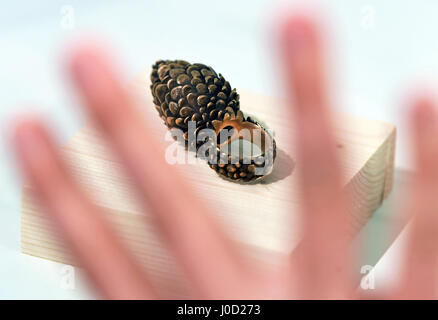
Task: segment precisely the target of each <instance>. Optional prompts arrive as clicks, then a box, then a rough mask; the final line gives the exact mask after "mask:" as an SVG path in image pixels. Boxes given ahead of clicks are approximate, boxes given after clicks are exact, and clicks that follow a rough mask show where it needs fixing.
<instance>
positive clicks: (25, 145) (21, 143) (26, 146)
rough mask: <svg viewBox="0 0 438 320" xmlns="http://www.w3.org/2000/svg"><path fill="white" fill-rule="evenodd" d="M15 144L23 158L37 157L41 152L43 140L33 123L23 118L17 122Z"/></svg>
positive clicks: (14, 136)
mask: <svg viewBox="0 0 438 320" xmlns="http://www.w3.org/2000/svg"><path fill="white" fill-rule="evenodd" d="M13 145H14V147H15V149H16V151H17V153H18V154H19V156H21V157H22V158H26V159H31V158H35V157H36V156H38V155H39V153H40V152H41V149H42V146H41V140H40V139H39V138H38V134H37V133H36V131H35V127H34V125H33V124H32V123H30V122H28V121H26V120H21V121H19V122H18V123H16V124H15V128H14V135H13Z"/></svg>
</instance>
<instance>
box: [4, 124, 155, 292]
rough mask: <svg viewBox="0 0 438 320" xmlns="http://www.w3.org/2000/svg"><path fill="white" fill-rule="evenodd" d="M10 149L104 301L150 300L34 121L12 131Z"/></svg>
mask: <svg viewBox="0 0 438 320" xmlns="http://www.w3.org/2000/svg"><path fill="white" fill-rule="evenodd" d="M13 147H14V150H15V152H16V155H17V158H18V159H19V162H20V163H21V166H22V170H23V172H24V173H25V175H26V176H27V177H28V179H29V180H30V182H31V184H32V185H33V186H34V190H35V191H36V193H37V195H38V196H39V198H40V199H41V201H42V203H43V204H44V205H45V206H46V207H47V209H48V212H49V213H50V215H51V216H52V218H54V220H55V222H56V223H57V224H58V226H59V227H60V229H61V231H62V233H61V234H62V236H64V237H65V239H66V240H67V242H68V243H69V244H70V245H71V248H72V249H73V253H74V254H75V256H76V257H77V258H78V260H79V262H80V264H81V266H83V267H84V268H85V269H86V270H87V272H88V274H89V276H90V278H91V280H92V281H93V282H94V284H95V286H96V287H97V289H98V290H99V291H100V292H101V293H102V294H103V295H104V297H106V298H114V299H134V298H137V299H138V298H142V299H147V298H153V297H155V295H154V294H153V293H152V291H151V289H150V287H149V285H148V283H147V281H146V279H145V277H144V275H143V273H142V272H141V270H140V269H139V267H138V266H137V265H136V263H135V262H134V261H133V259H132V257H131V256H130V255H129V254H128V253H127V251H125V249H124V248H123V247H122V245H121V243H120V242H119V239H117V238H116V236H115V235H114V234H113V232H112V231H111V230H110V227H109V226H108V225H107V222H106V221H105V219H104V217H103V215H102V212H100V210H98V209H97V208H96V207H94V206H93V205H92V204H91V203H90V202H89V201H88V199H86V197H85V196H84V195H83V194H82V193H81V192H80V191H79V189H78V188H77V187H76V186H75V184H74V182H73V181H72V179H71V177H70V176H69V175H68V174H67V172H66V170H65V168H64V164H63V163H62V160H61V159H60V157H59V155H58V153H57V152H56V150H55V146H54V143H53V141H52V139H51V137H50V135H49V133H48V132H47V131H46V129H45V128H44V127H43V126H42V125H41V124H40V123H39V122H38V121H36V120H26V121H20V122H19V123H18V124H17V125H16V128H15V131H14V136H13Z"/></svg>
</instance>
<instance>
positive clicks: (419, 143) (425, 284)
mask: <svg viewBox="0 0 438 320" xmlns="http://www.w3.org/2000/svg"><path fill="white" fill-rule="evenodd" d="M410 122H411V127H412V137H413V144H412V147H413V154H414V157H415V162H416V167H417V171H416V173H415V176H414V180H413V184H412V188H410V199H409V200H408V203H407V205H406V206H405V208H406V209H405V210H407V211H408V214H411V215H413V218H414V220H413V221H412V233H411V238H410V240H409V244H408V251H407V253H406V259H405V263H404V266H405V269H404V273H403V277H402V278H401V281H402V292H401V293H400V294H401V297H403V298H414V299H436V297H437V296H436V293H437V291H436V286H437V284H438V283H437V272H438V268H437V267H438V259H437V258H438V198H437V194H438V166H437V163H438V141H437V137H438V115H437V112H436V110H435V106H434V104H433V102H432V101H431V99H430V98H427V97H426V98H421V99H418V100H417V101H416V102H415V104H414V107H413V110H412V115H411V120H410Z"/></svg>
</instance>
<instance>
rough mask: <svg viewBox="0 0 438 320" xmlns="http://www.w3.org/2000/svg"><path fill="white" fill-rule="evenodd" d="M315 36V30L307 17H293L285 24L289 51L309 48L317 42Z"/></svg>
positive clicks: (285, 38)
mask: <svg viewBox="0 0 438 320" xmlns="http://www.w3.org/2000/svg"><path fill="white" fill-rule="evenodd" d="M315 36H316V33H315V28H314V26H313V24H312V22H311V21H310V20H309V19H308V18H306V17H300V16H297V17H293V18H290V19H288V21H287V22H286V24H285V27H284V41H285V44H286V45H287V46H288V48H289V49H292V50H296V49H299V48H302V47H305V46H308V45H309V44H311V43H312V42H313V41H314V40H315ZM292 53H293V51H292Z"/></svg>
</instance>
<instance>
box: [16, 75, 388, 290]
mask: <svg viewBox="0 0 438 320" xmlns="http://www.w3.org/2000/svg"><path fill="white" fill-rule="evenodd" d="M143 79H147V77H146V75H145V76H142V77H140V78H139V80H138V81H137V82H136V83H135V88H136V89H135V92H136V93H138V95H139V97H140V101H143V102H144V105H145V114H146V118H147V119H149V120H150V121H149V122H150V127H151V129H152V130H153V132H154V134H155V135H156V136H157V139H161V140H162V141H163V143H168V144H169V143H172V142H167V141H164V135H165V132H166V128H165V127H164V126H163V125H162V123H161V119H160V118H159V117H158V116H157V114H156V111H155V108H153V106H151V105H150V101H151V100H152V99H151V97H150V93H149V87H148V82H147V81H146V80H144V81H143ZM240 95H241V108H242V110H243V111H244V112H245V111H246V112H248V113H251V114H254V115H256V116H257V117H258V118H260V119H263V121H264V122H265V123H267V124H268V125H269V127H270V128H272V129H274V130H275V138H276V141H277V146H278V149H279V152H278V158H277V160H276V163H275V168H274V171H273V173H272V174H271V176H269V177H266V179H265V180H262V181H261V182H259V183H256V184H248V185H243V184H237V183H233V182H229V181H227V180H224V179H221V178H220V177H219V176H218V175H217V174H216V173H215V172H214V171H213V170H211V169H210V168H209V167H208V165H207V164H206V163H203V162H199V163H195V164H184V165H179V167H180V169H181V172H182V174H183V175H184V177H185V178H186V179H187V180H188V181H189V182H190V183H191V184H192V185H193V187H194V189H195V192H196V196H197V197H199V198H200V199H201V200H202V201H204V202H206V204H207V205H208V206H209V208H211V210H209V212H207V213H206V214H209V215H211V216H212V217H213V218H215V219H216V220H217V221H218V223H220V224H222V225H223V227H224V228H225V229H226V230H227V232H228V233H229V234H230V236H231V237H233V238H234V239H235V240H236V241H238V242H239V243H241V244H242V245H243V246H245V247H246V248H247V250H246V251H247V252H248V255H250V256H252V257H253V258H256V259H257V260H262V261H267V262H270V261H268V260H272V259H271V258H272V256H275V255H284V254H286V253H289V252H291V251H292V250H293V249H294V248H295V247H296V245H297V244H298V242H299V240H300V237H301V235H300V230H299V222H300V216H299V205H300V201H299V197H298V188H297V172H299V170H300V163H298V162H297V160H296V156H295V155H296V153H295V150H294V149H293V147H291V148H289V147H288V146H293V145H294V139H293V134H292V132H293V130H292V128H291V121H289V120H288V118H287V117H284V115H282V114H281V110H284V108H285V103H284V101H281V100H279V99H273V98H269V97H264V96H261V95H257V94H254V93H248V92H242V91H241V92H240ZM333 119H334V120H335V121H334V124H335V137H336V140H337V145H338V150H339V155H340V157H339V158H340V160H341V165H342V168H343V170H344V172H345V177H344V178H345V181H344V184H345V189H346V192H348V193H350V194H351V195H352V197H353V199H354V208H353V210H352V212H351V227H352V232H357V231H358V230H359V229H360V228H361V227H362V226H363V225H364V223H365V222H366V221H367V220H368V218H369V217H370V215H371V214H372V212H373V211H374V210H375V209H377V208H378V207H379V206H380V204H381V203H382V201H383V200H384V199H385V198H386V197H387V195H388V194H389V192H390V191H391V188H392V178H393V169H394V147H395V128H394V126H392V125H389V124H385V123H381V122H378V121H374V120H367V119H362V118H359V117H355V116H350V115H345V114H340V113H334V114H333ZM145 145H146V142H145ZM62 154H63V156H64V157H65V159H66V160H67V162H68V163H69V164H70V168H71V170H72V172H73V174H74V176H75V177H76V178H77V180H78V181H79V182H80V183H81V184H82V186H83V187H84V188H85V190H86V191H87V193H88V194H89V195H90V197H91V198H92V199H93V201H94V202H95V203H96V204H97V205H98V206H100V207H103V208H104V209H105V210H106V211H107V213H108V218H109V219H110V220H111V221H112V223H113V225H114V226H115V229H116V230H117V231H118V232H119V234H120V237H121V238H122V239H123V241H125V243H126V245H127V247H128V248H129V249H130V250H132V252H133V253H134V254H135V256H136V257H137V258H138V259H139V261H141V263H142V264H143V265H144V268H145V269H146V270H147V271H148V272H149V273H150V274H151V275H152V277H153V278H154V283H155V285H156V287H157V288H158V290H159V291H160V292H162V293H165V294H167V295H169V296H170V297H185V296H186V295H187V290H186V288H187V286H186V283H185V278H184V277H183V275H182V272H181V270H180V269H179V267H178V265H177V264H176V263H175V261H174V260H173V257H172V255H171V254H170V253H169V251H168V249H167V248H166V246H165V245H164V242H163V241H162V239H161V237H160V235H159V234H157V232H156V230H155V228H154V223H153V217H152V216H151V215H150V214H149V212H148V210H147V208H146V209H144V208H141V207H140V205H139V203H138V201H137V199H136V198H135V196H134V192H133V189H132V186H131V182H130V180H129V178H128V177H126V176H125V174H124V172H123V170H122V168H121V166H120V164H119V163H118V161H117V160H116V158H115V157H114V156H113V155H112V153H111V152H110V150H109V149H108V148H107V146H106V143H105V141H104V140H103V139H102V138H101V136H100V134H99V132H97V131H96V130H94V129H93V128H92V127H91V126H85V127H84V128H82V129H81V130H80V131H79V132H78V133H77V134H76V135H75V136H74V137H73V138H72V139H71V140H70V141H69V142H68V143H67V144H66V145H65V146H64V147H63V148H62ZM192 156H193V155H189V157H192ZM321 160H322V161H323V160H324V159H321ZM162 192H163V193H165V192H166V190H162ZM21 228H22V238H21V241H22V251H23V252H24V253H27V254H31V255H35V256H38V257H42V258H46V259H51V260H55V261H59V262H63V263H68V264H75V261H74V258H73V257H72V256H71V254H70V252H69V250H68V249H67V248H66V247H65V246H64V244H63V242H62V240H61V237H59V235H57V234H56V230H55V228H54V227H53V225H52V222H51V221H50V220H49V219H48V216H47V215H46V213H45V211H44V209H43V208H42V207H41V206H40V205H39V204H38V201H37V199H36V198H35V197H34V195H33V191H32V187H31V186H28V185H25V186H24V187H23V204H22V225H21ZM199 240H200V241H202V239H199ZM268 257H269V258H268Z"/></svg>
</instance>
